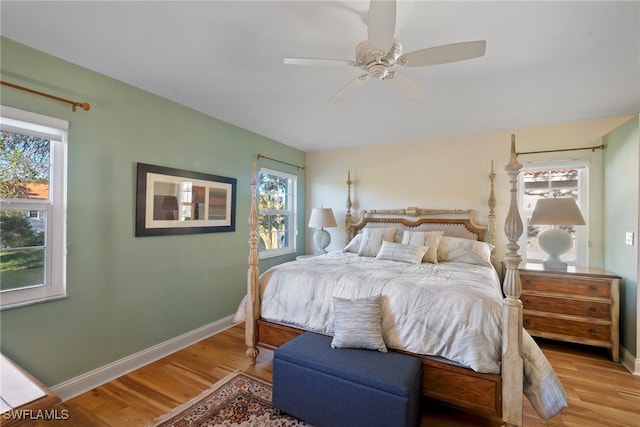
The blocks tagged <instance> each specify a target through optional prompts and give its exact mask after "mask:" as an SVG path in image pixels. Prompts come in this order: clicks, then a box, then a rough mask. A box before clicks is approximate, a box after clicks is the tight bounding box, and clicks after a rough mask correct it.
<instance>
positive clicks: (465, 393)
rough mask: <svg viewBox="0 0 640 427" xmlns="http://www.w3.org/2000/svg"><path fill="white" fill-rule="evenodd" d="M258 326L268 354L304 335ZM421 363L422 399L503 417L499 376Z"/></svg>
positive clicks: (285, 328) (290, 329) (438, 363)
mask: <svg viewBox="0 0 640 427" xmlns="http://www.w3.org/2000/svg"><path fill="white" fill-rule="evenodd" d="M257 325H258V327H257V334H256V341H257V345H258V346H259V347H262V348H266V349H269V350H274V349H276V348H277V347H279V346H281V345H282V344H284V343H286V342H287V341H289V340H291V339H293V338H295V337H296V336H298V335H300V334H301V333H303V332H304V331H303V330H301V329H297V328H293V327H291V326H285V325H280V324H276V323H271V322H267V321H265V320H258V321H257ZM404 353H406V354H411V353H407V352H404ZM413 356H415V355H413ZM421 359H422V395H423V396H425V397H429V398H432V399H436V400H438V401H440V402H444V403H447V404H449V405H452V406H455V407H458V408H461V409H464V410H470V411H472V412H474V413H482V414H486V415H491V416H495V417H499V418H501V417H502V379H501V378H500V375H496V374H482V373H479V372H475V371H473V370H471V369H467V368H463V367H461V366H457V365H453V364H450V363H446V362H443V361H440V360H438V359H433V358H428V357H421Z"/></svg>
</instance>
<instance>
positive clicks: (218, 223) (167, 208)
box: [135, 163, 237, 237]
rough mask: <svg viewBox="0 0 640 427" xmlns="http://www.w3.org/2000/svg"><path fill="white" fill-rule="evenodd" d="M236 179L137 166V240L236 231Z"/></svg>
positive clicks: (144, 164)
mask: <svg viewBox="0 0 640 427" xmlns="http://www.w3.org/2000/svg"><path fill="white" fill-rule="evenodd" d="M236 185H237V180H236V179H235V178H228V177H224V176H218V175H211V174H207V173H202V172H193V171H188V170H183V169H175V168H170V167H164V166H156V165H150V164H147V163H138V164H137V185H136V231H135V235H136V237H145V236H167V235H177V234H200V233H222V232H233V231H235V217H236Z"/></svg>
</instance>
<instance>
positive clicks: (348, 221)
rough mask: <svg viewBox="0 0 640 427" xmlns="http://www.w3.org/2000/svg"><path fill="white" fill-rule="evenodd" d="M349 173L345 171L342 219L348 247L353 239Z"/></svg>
mask: <svg viewBox="0 0 640 427" xmlns="http://www.w3.org/2000/svg"><path fill="white" fill-rule="evenodd" d="M351 183H352V181H351V171H347V214H346V215H345V219H344V228H345V231H346V232H347V241H346V244H347V245H348V244H349V242H350V241H351V239H353V235H352V232H353V229H352V228H351V226H352V222H351V221H352V219H351Z"/></svg>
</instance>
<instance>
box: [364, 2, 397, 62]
mask: <svg viewBox="0 0 640 427" xmlns="http://www.w3.org/2000/svg"><path fill="white" fill-rule="evenodd" d="M395 32H396V1H395V0H371V3H370V4H369V21H368V37H367V41H368V42H369V46H370V47H371V48H374V49H379V50H381V51H383V52H385V53H387V52H389V50H390V49H391V45H392V44H393V38H394V35H395Z"/></svg>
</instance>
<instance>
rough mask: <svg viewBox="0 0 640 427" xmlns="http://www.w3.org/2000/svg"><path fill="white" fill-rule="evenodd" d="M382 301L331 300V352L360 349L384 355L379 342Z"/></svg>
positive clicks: (382, 345)
mask: <svg viewBox="0 0 640 427" xmlns="http://www.w3.org/2000/svg"><path fill="white" fill-rule="evenodd" d="M381 300H382V297H381V296H380V295H375V296H372V297H367V298H358V299H345V298H338V297H333V311H334V331H333V340H332V341H331V347H332V348H363V349H368V350H378V351H380V352H382V353H386V352H387V346H386V345H385V343H384V339H383V338H382V307H381Z"/></svg>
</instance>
